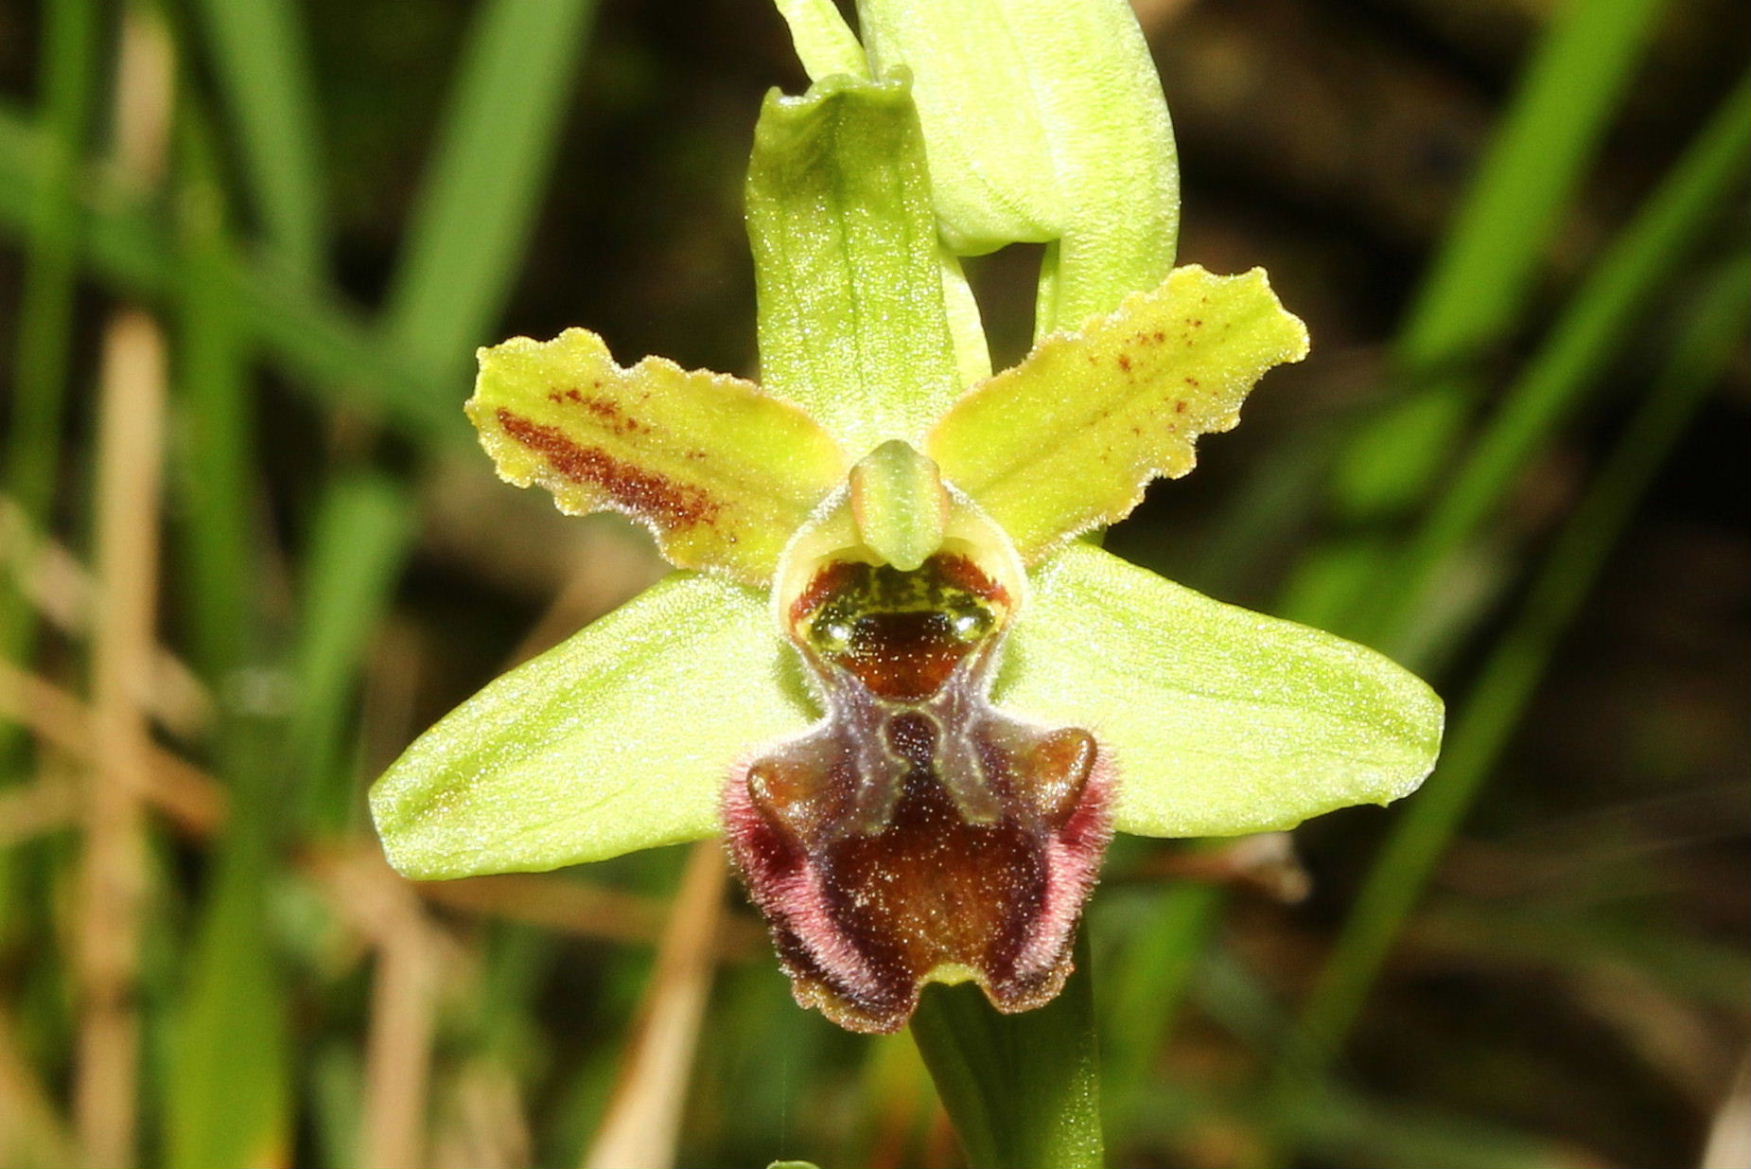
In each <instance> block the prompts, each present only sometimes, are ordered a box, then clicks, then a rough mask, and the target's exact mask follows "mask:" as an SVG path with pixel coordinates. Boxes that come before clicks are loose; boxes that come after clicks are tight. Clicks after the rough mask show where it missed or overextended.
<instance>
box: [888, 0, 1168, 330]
mask: <svg viewBox="0 0 1751 1169" xmlns="http://www.w3.org/2000/svg"><path fill="white" fill-rule="evenodd" d="M857 11H858V18H859V25H860V27H861V28H862V31H863V39H864V47H865V48H866V50H867V51H868V56H869V60H870V63H871V65H872V66H873V67H874V69H875V70H876V71H877V72H878V73H879V72H881V71H884V70H887V69H891V68H893V67H895V66H898V65H904V66H906V67H907V68H909V69H911V70H912V73H913V76H914V77H915V78H916V97H917V101H918V112H919V116H920V117H921V118H922V119H923V121H924V134H925V144H926V146H927V148H928V150H929V156H930V174H931V180H932V184H933V189H934V195H935V201H936V209H937V214H938V215H939V216H940V217H941V221H942V232H943V236H944V238H945V239H946V240H947V241H948V244H949V246H950V247H951V248H953V249H954V250H955V251H956V252H958V253H960V254H962V255H977V254H980V253H983V252H989V251H992V250H994V249H996V248H999V247H1002V246H1003V245H1005V244H1008V243H1014V242H1018V241H1025V240H1031V241H1036V242H1051V243H1052V245H1053V246H1052V247H1051V249H1050V250H1049V251H1048V255H1047V264H1046V271H1045V273H1044V275H1043V279H1042V288H1041V295H1040V303H1039V308H1038V311H1037V313H1036V326H1037V331H1038V333H1039V334H1041V335H1043V334H1045V333H1048V332H1052V331H1054V330H1057V329H1064V328H1070V327H1074V326H1075V325H1076V324H1077V323H1078V322H1079V321H1082V320H1085V319H1087V318H1088V317H1091V316H1094V315H1095V314H1096V313H1105V312H1111V311H1112V310H1113V309H1114V308H1115V307H1116V306H1117V305H1118V303H1119V301H1120V300H1121V299H1122V298H1123V297H1124V296H1125V294H1126V293H1129V292H1134V291H1136V290H1138V289H1141V288H1152V287H1154V286H1155V285H1156V284H1158V283H1160V281H1161V279H1162V278H1163V277H1164V276H1166V275H1167V272H1168V269H1169V268H1171V267H1172V266H1173V258H1174V246H1175V239H1176V237H1177V234H1178V230H1179V169H1178V162H1177V158H1176V155H1175V152H1174V144H1173V128H1172V126H1171V124H1170V123H1169V121H1168V116H1167V104H1166V102H1165V101H1163V99H1162V94H1161V82H1160V80H1159V79H1158V78H1157V77H1156V74H1155V66H1154V62H1153V61H1152V60H1151V59H1150V55H1149V46H1148V45H1147V44H1146V43H1145V42H1144V40H1143V32H1142V30H1141V29H1140V28H1139V27H1138V25H1137V18H1136V16H1135V15H1134V14H1133V12H1132V10H1131V5H1130V4H1129V3H1128V2H1127V0H1079V2H1078V3H1074V4H1065V3H1063V2H1062V0H955V2H954V3H952V4H948V3H919V2H918V0H858V5H857Z"/></svg>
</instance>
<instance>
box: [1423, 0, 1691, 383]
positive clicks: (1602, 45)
mask: <svg viewBox="0 0 1751 1169" xmlns="http://www.w3.org/2000/svg"><path fill="white" fill-rule="evenodd" d="M1665 4H1666V0H1568V3H1566V4H1562V5H1558V6H1557V11H1556V14H1555V16H1554V17H1553V20H1552V24H1551V27H1550V29H1549V31H1548V32H1547V33H1546V34H1545V38H1544V41H1543V43H1542V44H1541V45H1540V46H1539V48H1538V53H1537V55H1536V56H1535V57H1534V58H1533V59H1532V60H1531V62H1529V63H1528V65H1527V67H1526V71H1525V72H1524V73H1523V74H1522V75H1521V78H1520V81H1519V84H1518V88H1517V90H1516V92H1515V95H1514V99H1513V103H1512V105H1511V106H1510V107H1509V109H1508V112H1507V115H1506V117H1505V118H1504V119H1503V120H1502V122H1501V124H1500V126H1499V128H1498V129H1497V130H1496V132H1495V137H1494V140H1493V141H1492V142H1491V144H1490V147H1489V153H1488V154H1487V155H1486V156H1485V158H1484V160H1483V163H1482V165H1481V166H1480V167H1479V169H1478V172H1477V176H1476V178H1474V179H1473V180H1472V185H1471V188H1470V190H1469V191H1467V193H1466V197H1465V202H1464V205H1463V206H1462V207H1461V208H1460V211H1459V214H1458V217H1457V219H1456V220H1455V222H1454V224H1453V226H1452V227H1451V228H1450V229H1449V230H1448V234H1447V237H1446V240H1445V242H1444V244H1443V245H1442V249H1441V253H1440V255H1438V256H1437V257H1436V259H1435V262H1434V265H1433V267H1432V269H1431V270H1430V272H1429V274H1428V276H1427V277H1426V278H1425V279H1424V281H1423V284H1422V286H1421V287H1420V288H1419V289H1418V292H1417V298H1416V300H1415V301H1414V302H1413V303H1412V305H1411V308H1410V312H1409V313H1408V314H1407V316H1406V319H1405V322H1404V326H1403V329H1402V330H1401V333H1400V336H1399V339H1398V344H1397V347H1396V348H1397V353H1396V356H1397V358H1398V361H1399V363H1400V364H1401V365H1402V366H1403V367H1404V368H1405V369H1407V370H1409V371H1411V372H1412V373H1413V374H1414V373H1416V372H1419V371H1428V370H1431V369H1437V368H1442V367H1447V366H1451V365H1452V364H1453V363H1454V362H1456V361H1463V360H1465V359H1467V358H1469V357H1472V356H1475V355H1476V354H1477V353H1479V352H1480V351H1481V350H1483V349H1485V348H1487V347H1489V346H1491V345H1493V344H1495V343H1496V342H1497V341H1500V340H1501V339H1502V338H1503V337H1505V336H1506V335H1507V334H1508V333H1509V332H1510V331H1511V330H1512V329H1514V328H1515V326H1516V323H1517V322H1519V321H1520V320H1521V319H1523V315H1524V310H1525V308H1526V305H1527V302H1528V300H1529V298H1530V296H1531V293H1532V290H1533V287H1534V278H1535V277H1536V276H1537V275H1538V272H1539V269H1540V268H1541V267H1542V265H1543V261H1544V255H1545V246H1546V244H1548V243H1549V241H1550V238H1551V236H1552V235H1554V234H1555V231H1556V228H1557V227H1558V226H1560V224H1561V220H1562V212H1563V209H1564V208H1565V207H1566V206H1567V205H1568V203H1569V202H1570V200H1571V199H1572V198H1573V195H1574V192H1575V189H1576V187H1577V186H1578V185H1579V183H1580V180H1581V179H1582V177H1583V176H1584V175H1585V174H1586V172H1587V168H1588V167H1589V166H1590V165H1591V163H1592V160H1593V158H1594V156H1595V155H1596V154H1597V152H1598V147H1599V144H1600V142H1601V141H1602V140H1603V138H1604V136H1605V130H1606V128H1607V127H1608V126H1609V125H1610V123H1611V116H1612V114H1613V113H1614V112H1615V111H1616V110H1617V108H1618V107H1619V105H1620V104H1621V103H1622V100H1623V98H1624V96H1625V95H1626V94H1627V93H1628V91H1629V85H1630V81H1631V79H1632V78H1633V77H1634V76H1635V72H1636V69H1637V68H1638V67H1639V65H1640V64H1641V60H1642V56H1643V54H1644V52H1645V50H1646V48H1647V46H1648V44H1649V43H1650V41H1651V40H1652V33H1653V32H1654V30H1655V27H1656V23H1657V20H1658V18H1659V16H1660V13H1661V12H1662V11H1663V10H1664V8H1665ZM1484 289H1488V290H1489V291H1488V294H1487V295H1483V294H1482V290H1484Z"/></svg>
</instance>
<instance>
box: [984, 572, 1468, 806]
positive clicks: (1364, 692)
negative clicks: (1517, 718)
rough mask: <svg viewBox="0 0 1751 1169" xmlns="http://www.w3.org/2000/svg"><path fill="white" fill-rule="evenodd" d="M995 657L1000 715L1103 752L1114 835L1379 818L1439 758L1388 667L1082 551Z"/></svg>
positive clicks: (1420, 702)
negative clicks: (1075, 732)
mask: <svg viewBox="0 0 1751 1169" xmlns="http://www.w3.org/2000/svg"><path fill="white" fill-rule="evenodd" d="M1006 654H1007V657H1006V660H1005V664H1004V669H1003V673H1002V675H1001V676H1000V678H999V679H998V683H997V688H996V691H995V697H996V700H997V702H998V704H999V705H1000V706H1003V707H1005V708H1007V709H1010V710H1013V711H1014V712H1015V713H1017V714H1023V715H1027V716H1029V717H1031V718H1035V719H1038V720H1040V721H1041V722H1043V723H1046V724H1049V725H1064V724H1069V725H1073V726H1082V727H1086V728H1088V730H1089V731H1091V732H1092V733H1093V734H1094V736H1095V739H1096V740H1097V742H1099V743H1100V745H1101V747H1102V748H1103V749H1104V750H1107V751H1110V752H1111V757H1112V759H1113V761H1114V763H1115V764H1116V766H1117V768H1118V782H1119V790H1118V809H1117V819H1116V826H1117V828H1118V830H1119V831H1121V832H1133V833H1138V834H1140V835H1144V836H1233V835H1239V834H1242V833H1248V832H1265V831H1271V830H1277V829H1286V828H1292V827H1294V826H1295V825H1296V824H1299V823H1300V822H1301V821H1303V820H1306V819H1308V818H1309V817H1311V816H1317V815H1320V814H1321V813H1324V812H1329V811H1332V810H1333V809H1336V808H1342V807H1347V806H1349V805H1352V804H1384V803H1387V802H1389V801H1391V800H1395V799H1398V798H1399V797H1401V796H1404V795H1408V794H1409V793H1410V792H1412V791H1414V790H1415V789H1416V787H1417V785H1418V784H1420V783H1421V782H1422V780H1423V778H1424V776H1426V775H1427V774H1428V773H1429V771H1430V769H1431V768H1433V767H1434V764H1435V756H1436V753H1437V752H1438V750H1439V749H1440V745H1441V729H1442V720H1443V712H1442V705H1441V700H1440V699H1439V698H1438V697H1436V696H1435V694H1434V692H1433V691H1431V690H1430V689H1429V688H1428V686H1426V685H1424V684H1423V682H1422V681H1421V680H1419V679H1418V678H1417V677H1416V676H1415V675H1413V674H1411V673H1410V672H1409V671H1407V670H1405V669H1404V668H1402V667H1400V666H1399V665H1397V664H1396V663H1394V662H1392V661H1391V660H1390V659H1388V658H1386V657H1384V656H1382V655H1381V654H1378V653H1375V652H1374V651H1373V650H1370V649H1368V648H1366V647H1364V646H1360V645H1357V644H1355V643H1354V642H1349V641H1345V640H1343V639H1342V638H1339V637H1334V636H1332V635H1331V634H1329V633H1324V632H1321V631H1320V630H1317V629H1310V628H1308V627H1306V626H1304V625H1296V624H1294V623H1293V622H1290V621H1283V620H1279V619H1277V618H1274V617H1267V616H1264V615H1263V614H1260V613H1253V612H1250V611H1248V610H1246V609H1242V608H1239V607H1237V606H1233V605H1225V604H1223V603H1222V602H1220V601H1214V600H1211V599H1210V598H1209V597H1206V596H1203V595H1202V594H1200V593H1197V592H1194V591H1193V590H1191V589H1188V588H1185V587H1183V586H1181V585H1177V584H1173V583H1172V582H1170V581H1166V580H1163V579H1162V578H1160V577H1158V576H1156V575H1155V574H1154V573H1151V572H1147V571H1145V570H1144V569H1141V568H1137V567H1136V566H1134V565H1131V564H1127V563H1126V562H1125V561H1123V560H1120V559H1119V558H1118V557H1116V556H1113V555H1111V554H1110V553H1107V552H1103V551H1102V550H1100V549H1098V548H1094V547H1091V546H1088V545H1084V544H1073V545H1071V546H1070V547H1068V548H1066V549H1065V550H1064V551H1063V552H1062V553H1060V554H1059V555H1058V556H1057V557H1055V558H1054V559H1053V560H1052V561H1051V562H1050V563H1048V564H1047V565H1045V566H1044V567H1043V568H1041V569H1040V570H1039V571H1038V572H1036V573H1035V574H1034V577H1033V594H1032V597H1031V599H1030V602H1029V605H1028V607H1027V608H1026V609H1025V610H1024V611H1023V612H1022V615H1021V617H1020V618H1019V619H1018V620H1017V623H1016V628H1015V631H1014V632H1013V633H1012V634H1011V636H1010V640H1009V643H1008V646H1007V649H1006Z"/></svg>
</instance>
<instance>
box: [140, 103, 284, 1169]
mask: <svg viewBox="0 0 1751 1169" xmlns="http://www.w3.org/2000/svg"><path fill="white" fill-rule="evenodd" d="M181 114H182V116H181V118H180V119H179V125H178V131H179V134H178V143H177V144H178V147H179V149H178V161H179V163H180V164H181V165H180V167H179V172H180V182H179V186H178V189H177V192H176V195H177V202H176V210H177V225H178V229H179V235H180V242H181V250H182V254H183V260H184V262H183V266H182V269H181V272H180V277H181V296H180V297H179V299H178V301H177V307H178V309H179V314H178V326H179V328H178V334H177V339H178V341H179V342H180V355H181V362H180V366H179V370H178V377H177V382H178V389H179V391H180V393H179V398H180V401H179V402H178V408H179V413H180V421H181V427H180V430H181V438H182V442H181V445H180V449H179V452H178V453H179V454H180V456H181V457H180V458H179V459H178V460H177V462H178V463H179V464H180V470H181V472H182V473H181V476H180V478H179V481H178V483H177V486H178V487H179V488H180V489H181V492H182V495H183V498H184V501H185V511H186V515H185V520H184V522H183V524H182V525H181V530H182V534H183V538H184V542H185V551H184V557H185V561H186V563H187V565H188V569H189V582H190V589H189V592H190V597H189V604H188V613H189V619H190V621H189V623H190V627H191V630H192V631H193V634H194V639H195V644H196V648H197V660H198V661H199V663H200V665H201V667H202V669H203V671H204V673H205V674H206V676H207V678H208V679H209V681H210V682H211V683H212V684H213V687H214V691H215V693H216V694H217V695H218V696H219V699H220V712H221V716H222V721H221V724H220V727H219V730H218V734H217V750H216V756H217V762H218V765H219V769H220V772H221V774H222V775H224V777H225V778H226V779H227V780H228V781H229V784H230V787H231V791H232V793H233V794H234V798H233V800H232V801H231V807H232V809H233V812H232V815H231V818H230V820H229V822H228V823H227V825H226V830H225V834H224V837H223V839H222V840H221V841H220V842H219V843H218V845H217V846H216V849H215V851H216V853H217V860H216V863H215V866H214V868H215V872H216V875H215V876H214V877H213V879H212V881H211V883H210V885H209V889H210V891H209V893H208V894H207V898H206V901H205V903H204V904H203V905H202V906H201V917H200V921H199V924H198V927H197V930H196V934H195V940H194V947H193V951H192V955H191V961H190V964H189V973H188V975H187V979H188V981H187V983H186V984H185V985H184V986H183V987H182V988H181V992H182V997H181V1000H180V1002H179V1004H178V1011H177V1015H176V1018H175V1023H174V1032H173V1035H172V1039H171V1052H170V1056H171V1061H172V1066H173V1071H174V1074H172V1075H171V1076H170V1077H169V1080H168V1084H167V1087H166V1090H165V1094H164V1107H165V1141H166V1146H165V1156H166V1163H167V1164H168V1165H170V1166H172V1167H173V1169H202V1167H203V1166H213V1165H258V1164H278V1163H283V1162H284V1160H285V1154H286V1151H287V1143H288V1139H289V1129H290V1112H291V1105H290V1099H289V1097H290V1080H291V1072H290V1059H291V1051H290V1048H289V1044H288V1041H287V1021H286V1015H285V1012H286V1005H287V1004H286V999H285V987H284V985H283V982H282V972H281V970H280V969H279V964H278V962H277V961H276V958H275V954H274V951H275V946H276V942H277V939H275V938H274V937H273V936H272V933H271V931H270V930H269V928H268V922H269V920H270V919H269V915H268V908H269V907H268V897H269V889H270V883H271V881H272V878H273V876H274V860H275V857H274V852H273V848H272V845H273V841H274V837H275V832H274V827H275V825H276V824H277V823H278V822H279V811H278V809H277V808H276V806H275V801H274V799H273V792H272V783H271V781H272V780H273V779H275V778H277V776H278V775H279V771H278V767H279V761H280V756H279V754H278V753H277V751H276V750H275V745H276V744H277V742H278V740H279V735H280V733H281V732H282V729H283V728H281V727H280V726H278V725H277V724H273V725H270V724H267V723H265V722H263V721H262V720H260V719H258V718H254V717H252V716H251V715H250V714H249V712H247V711H243V710H239V709H238V707H237V705H236V701H235V686H234V685H233V684H232V683H233V682H234V678H235V672H236V670H237V669H238V668H239V667H241V666H246V665H248V664H249V663H250V662H251V661H252V660H253V655H254V654H255V653H257V652H259V650H260V649H261V648H262V641H263V636H262V631H261V629H260V628H259V621H260V614H259V613H258V612H257V611H256V598H257V597H258V596H259V595H260V589H259V582H260V575H261V574H260V572H259V568H258V565H257V563H256V562H255V558H254V555H253V553H252V550H251V549H252V537H253V535H254V532H253V528H254V525H253V523H252V519H253V508H252V506H251V505H252V502H253V494H252V485H253V484H252V479H251V475H250V471H251V468H252V467H253V466H254V460H253V458H252V452H253V450H254V447H255V443H254V441H253V436H252V434H251V419H250V411H249V403H248V399H249V392H250V384H249V364H248V360H249V347H248V345H247V343H246V341H245V338H244V336H243V334H242V332H241V322H240V320H239V314H238V312H237V306H236V305H235V304H234V302H233V301H232V299H231V298H230V297H229V296H228V295H226V287H225V281H224V278H223V276H224V273H226V272H228V271H230V270H232V266H233V265H234V263H235V258H234V255H233V251H232V245H231V242H230V240H229V239H228V237H227V235H226V225H225V206H224V197H223V193H222V192H221V190H220V188H219V185H218V168H217V162H216V160H215V158H214V157H213V153H212V144H211V142H210V141H209V140H208V138H207V136H206V132H205V131H206V127H205V126H204V125H203V124H202V123H201V121H200V120H199V118H198V116H197V114H196V111H195V110H194V109H193V108H192V107H189V106H186V105H185V107H184V108H183V110H182V111H181Z"/></svg>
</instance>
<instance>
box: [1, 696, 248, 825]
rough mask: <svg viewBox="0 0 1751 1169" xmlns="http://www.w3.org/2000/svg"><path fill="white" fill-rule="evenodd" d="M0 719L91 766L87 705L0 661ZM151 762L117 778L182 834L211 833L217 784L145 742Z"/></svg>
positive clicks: (218, 815) (221, 813)
mask: <svg viewBox="0 0 1751 1169" xmlns="http://www.w3.org/2000/svg"><path fill="white" fill-rule="evenodd" d="M0 719H5V720H11V721H15V722H18V723H20V724H22V725H23V726H24V727H25V728H26V729H28V730H29V731H30V732H31V733H32V734H33V735H35V736H36V738H37V740H38V741H39V742H41V743H43V744H46V745H48V746H52V747H54V748H55V749H56V750H58V751H61V752H63V753H64V754H65V755H66V756H67V757H68V758H70V759H72V760H75V761H77V762H80V763H89V764H93V765H95V763H96V760H97V742H96V724H95V721H94V716H93V714H92V710H91V708H90V707H88V706H86V704H85V703H83V702H81V701H80V700H79V699H78V698H77V697H75V696H74V695H72V694H69V693H67V691H65V690H62V689H61V688H60V687H58V686H56V685H55V684H54V683H52V682H49V681H46V680H44V679H42V678H39V677H36V676H35V675H32V674H26V673H24V672H22V671H20V670H18V669H17V668H15V667H13V666H10V665H7V664H6V663H5V662H0ZM145 751H146V759H147V762H148V764H149V766H147V767H146V768H145V769H144V770H143V771H140V772H137V773H131V774H128V775H124V776H121V777H120V779H119V782H122V783H128V784H132V785H134V788H133V793H134V796H135V797H136V798H137V799H141V800H145V801H146V802H147V803H150V804H152V805H154V806H155V807H157V808H158V810H159V811H161V812H163V813H164V814H165V815H167V816H169V817H170V819H171V821H172V822H173V823H174V824H175V825H176V826H177V827H178V828H180V829H181V830H183V831H185V832H188V833H191V834H193V835H197V836H205V835H208V834H210V833H212V832H213V831H215V830H216V829H217V828H218V826H219V825H220V824H221V823H222V822H223V821H224V819H225V812H226V806H225V801H226V793H225V790H224V788H223V787H221V786H220V785H219V783H218V781H217V780H215V779H214V778H213V777H212V776H210V775H208V774H207V773H206V772H204V771H202V770H201V769H200V768H198V767H196V766H194V765H193V764H192V763H189V762H187V761H186V760H184V759H182V758H180V757H179V756H177V755H175V754H173V753H172V752H170V751H166V750H165V749H164V748H163V747H160V746H159V745H158V744H156V743H154V742H152V741H151V740H150V739H149V738H148V739H147V741H146V743H145Z"/></svg>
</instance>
